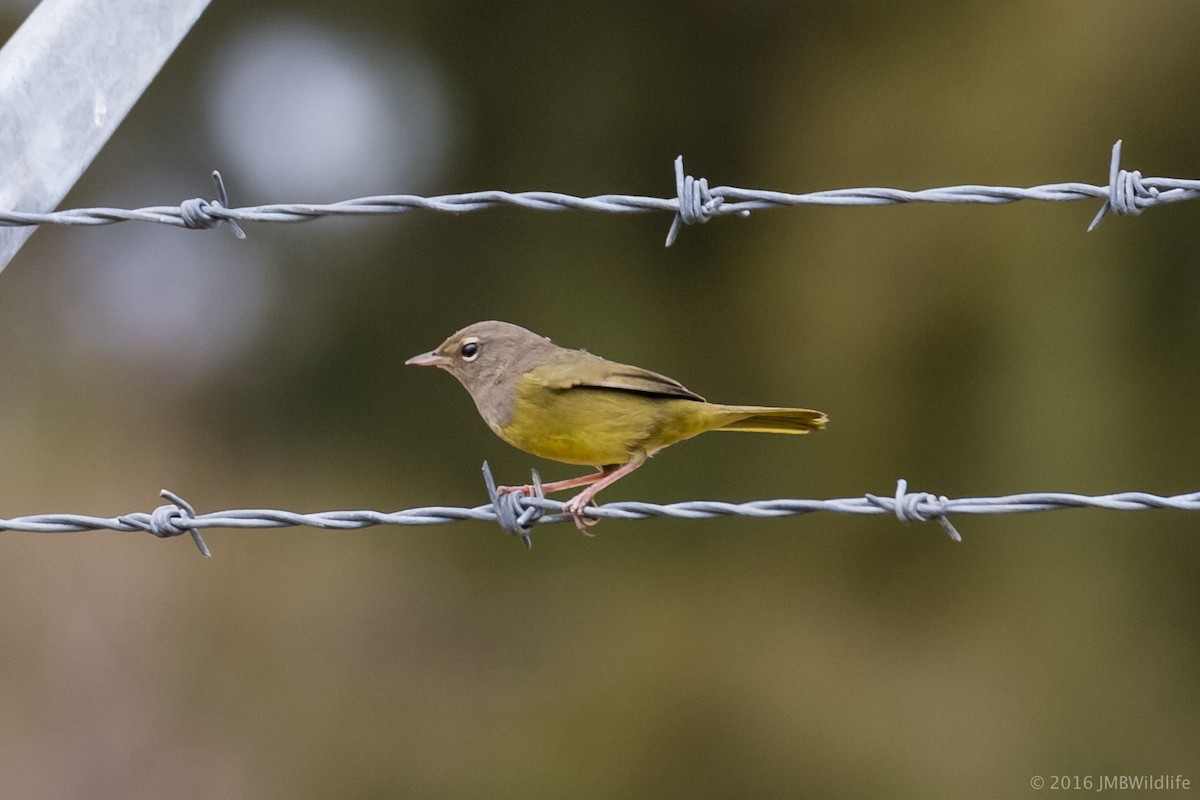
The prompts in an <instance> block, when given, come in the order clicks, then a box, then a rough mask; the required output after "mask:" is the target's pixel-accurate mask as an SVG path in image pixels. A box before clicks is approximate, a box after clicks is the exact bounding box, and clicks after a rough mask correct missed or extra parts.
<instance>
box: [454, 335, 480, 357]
mask: <svg viewBox="0 0 1200 800" xmlns="http://www.w3.org/2000/svg"><path fill="white" fill-rule="evenodd" d="M458 354H459V355H460V356H462V360H463V361H474V360H475V359H476V358H478V357H479V340H478V339H467V340H466V341H465V342H463V343H462V347H460V348H458Z"/></svg>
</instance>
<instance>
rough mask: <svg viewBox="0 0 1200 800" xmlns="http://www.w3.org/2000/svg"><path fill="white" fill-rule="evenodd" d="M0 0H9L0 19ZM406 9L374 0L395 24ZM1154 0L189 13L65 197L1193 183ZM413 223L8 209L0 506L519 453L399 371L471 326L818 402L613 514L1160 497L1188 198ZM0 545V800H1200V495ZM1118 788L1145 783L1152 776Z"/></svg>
mask: <svg viewBox="0 0 1200 800" xmlns="http://www.w3.org/2000/svg"><path fill="white" fill-rule="evenodd" d="M28 5H29V4H28V3H8V4H6V5H4V6H2V7H0V8H2V9H3V11H2V14H3V16H2V17H0V19H2V21H3V24H4V25H5V26H6V28H7V30H8V31H11V30H13V29H15V28H16V26H17V25H19V23H20V21H21V19H22V18H23V15H24V14H25V13H26V12H27V10H28ZM398 6H399V7H398ZM1197 41H1200V5H1197V4H1195V3H1192V2H1175V3H1170V2H1159V3H1117V2H1087V3H1085V2H1057V3H1042V2H1020V3H1017V2H1014V3H917V4H906V5H905V6H904V7H903V10H902V11H897V7H896V6H894V5H893V4H890V3H879V2H866V1H864V2H852V3H837V4H833V3H830V4H808V3H785V2H758V3H749V4H734V3H725V2H715V1H713V0H709V1H708V2H697V3H658V4H645V3H639V2H629V1H628V0H624V1H621V0H618V1H616V2H609V3H605V4H602V5H601V4H587V5H574V4H565V3H553V2H516V3H504V4H485V3H461V2H460V3H434V2H410V3H405V4H394V3H391V2H383V0H375V1H374V2H371V1H367V0H364V1H362V2H355V1H354V0H345V1H344V2H341V3H337V4H330V3H316V2H307V3H305V2H295V1H294V0H293V2H286V3H285V2H265V1H264V2H254V3H236V4H235V3H232V2H219V1H218V2H214V3H213V5H212V6H211V7H210V9H209V11H208V12H206V14H205V15H204V16H203V17H202V18H201V20H200V22H199V24H198V25H197V27H196V28H195V29H194V30H193V32H192V33H191V34H190V35H189V36H188V38H187V39H186V40H185V41H184V43H183V45H182V46H181V48H180V49H179V50H178V52H177V53H176V55H175V56H174V57H173V58H172V59H171V60H170V61H169V62H168V64H167V66H166V68H165V69H164V71H163V72H162V74H161V75H160V77H159V78H158V80H157V81H156V82H155V83H154V84H153V85H152V86H151V88H150V90H149V91H148V92H147V93H146V95H145V96H144V97H143V99H142V100H141V102H140V103H139V104H138V105H137V106H136V107H135V109H134V110H133V112H132V113H131V114H130V116H129V118H128V119H127V121H126V122H125V124H124V125H123V126H122V127H121V128H120V130H119V131H118V132H117V134H116V136H115V137H114V138H113V140H112V141H111V142H110V144H109V145H108V146H107V147H106V148H105V150H104V151H103V152H102V153H101V154H100V157H99V158H98V159H97V161H96V162H95V163H94V165H93V166H92V168H91V169H89V170H88V172H87V173H86V174H85V176H84V178H83V179H82V180H81V182H80V183H79V184H78V186H77V187H76V190H75V191H74V192H72V193H71V195H70V196H68V198H67V199H66V201H65V202H64V203H63V207H64V208H66V207H78V206H92V205H105V206H117V207H139V206H145V205H152V204H160V203H161V204H168V203H171V204H174V203H178V202H179V201H180V200H181V199H183V198H186V197H194V196H211V194H212V189H211V186H210V184H209V181H208V178H207V175H208V172H209V171H210V170H211V169H213V168H219V169H221V170H223V172H224V174H225V177H226V181H227V183H228V184H229V188H230V192H231V194H232V200H233V202H234V204H236V205H251V204H259V203H267V202H282V201H304V202H323V201H333V200H338V199H344V198H348V197H354V196H360V195H367V194H377V193H392V192H409V193H415V194H426V195H429V194H440V193H449V192H458V191H468V190H477V189H509V190H523V189H543V190H556V191H563V192H571V193H578V194H599V193H608V192H621V193H635V194H648V195H655V196H667V195H669V194H671V193H672V191H673V176H672V171H671V161H672V159H673V158H674V157H675V156H676V155H677V154H681V153H682V154H683V155H684V156H685V158H686V164H687V168H688V170H689V171H690V172H691V173H692V174H694V175H697V176H704V177H707V178H709V180H710V181H711V182H712V183H713V185H718V184H732V185H738V186H747V187H756V188H768V189H779V190H785V191H812V190H817V189H832V188H845V187H857V186H894V187H902V188H914V189H915V188H924V187H931V186H944V185H949V184H957V183H984V184H1004V185H1015V186H1028V185H1035V184H1039V183H1048V182H1056V181H1085V182H1092V183H1103V182H1105V181H1106V180H1107V170H1108V159H1109V149H1110V147H1111V145H1112V143H1113V141H1114V140H1116V139H1117V138H1124V140H1125V143H1126V145H1125V157H1124V165H1125V166H1126V167H1127V168H1128V169H1135V168H1136V169H1141V170H1142V171H1143V172H1144V173H1145V174H1148V175H1150V174H1153V175H1164V176H1172V177H1181V178H1189V177H1197V176H1198V175H1200V158H1198V157H1197V152H1198V147H1197V142H1198V139H1197V135H1196V134H1195V132H1194V131H1190V129H1189V126H1190V125H1191V124H1192V123H1194V122H1195V121H1196V118H1197V113H1198V112H1197V111H1196V97H1197V92H1198V89H1200V78H1198V77H1197V76H1198V75H1200V48H1197V47H1196V42H1197ZM1097 208H1098V203H1072V204H1062V205H1051V204H1032V203H1022V204H1016V205H1010V206H1000V207H965V206H942V205H939V206H932V205H927V206H915V205H914V206H902V207H887V208H870V209H863V208H858V209H837V208H809V209H792V210H779V211H765V212H761V213H756V214H755V215H753V216H752V217H750V218H749V219H746V220H740V219H720V220H716V221H713V222H711V223H710V224H708V225H705V226H698V227H693V228H688V229H685V230H684V231H683V233H682V235H681V237H680V239H679V242H678V243H677V244H676V246H675V247H673V248H671V249H664V248H663V247H662V239H663V236H664V235H665V233H666V230H667V228H668V226H669V223H670V219H669V215H665V214H664V215H646V216H633V217H617V216H610V215H599V214H586V213H582V212H580V213H572V212H567V213H562V214H548V213H536V212H528V211H519V210H497V211H488V212H481V213H476V214H470V215H466V216H461V217H447V216H435V215H432V214H426V213H412V214H408V215H404V216H397V217H386V218H372V219H367V220H322V221H318V222H313V223H310V224H304V225H287V226H284V225H274V226H271V225H251V226H247V229H248V233H249V238H248V239H247V240H246V241H244V242H239V241H236V240H234V238H233V237H232V236H231V235H230V234H229V232H228V231H227V230H220V231H216V232H208V233H193V232H186V231H179V230H174V229H168V228H163V227H158V226H149V225H135V224H125V225H117V226H111V227H107V228H96V229H79V230H67V229H62V228H56V229H47V230H42V231H40V232H38V233H37V234H36V235H35V236H34V237H33V238H32V239H31V240H30V242H29V243H28V244H27V245H26V247H25V248H24V250H22V252H21V253H20V254H18V256H17V258H16V259H15V260H14V261H13V262H12V263H11V264H10V265H9V267H8V268H7V269H6V270H5V271H4V272H3V273H2V274H0V370H2V371H3V375H4V380H3V382H0V451H2V452H3V453H4V458H3V459H0V516H3V517H12V516H18V515H22V514H32V513H48V512H68V511H70V512H80V513H91V514H100V515H117V514H122V513H127V512H130V511H135V510H150V509H152V508H153V507H154V506H156V505H157V504H158V503H159V500H158V498H157V495H156V493H157V491H158V489H159V488H160V487H163V486H166V487H169V488H171V489H173V490H175V491H176V492H179V493H180V494H182V495H183V496H184V497H186V498H187V499H188V500H190V501H191V502H192V503H193V504H195V505H196V507H197V508H198V509H199V510H201V511H215V510H219V509H226V508H241V507H265V508H286V509H292V510H298V511H317V510H326V509H336V508H375V509H382V510H394V509H399V508H407V507H413V506H421V505H436V504H446V505H475V504H478V503H482V502H485V498H486V495H485V494H484V489H483V484H482V481H481V480H480V477H479V466H480V463H481V462H482V461H483V460H484V459H485V458H486V459H488V460H489V461H490V462H491V463H492V466H493V468H494V469H495V470H496V472H497V475H498V476H499V478H500V480H501V481H504V482H510V483H514V482H521V481H524V480H525V479H526V476H527V475H528V469H529V468H530V467H533V466H536V467H538V468H539V469H541V471H542V473H543V475H544V476H546V477H547V478H548V479H549V478H558V477H566V476H569V475H572V474H575V472H576V470H575V468H571V467H565V466H562V465H554V464H550V463H546V462H538V461H537V460H536V459H534V458H533V457H531V456H527V455H525V454H523V453H520V452H517V451H515V450H512V449H511V448H509V447H508V446H507V445H505V444H503V443H502V442H500V441H499V440H498V439H496V438H495V437H494V436H493V435H492V434H491V432H489V431H488V430H487V428H486V427H485V426H484V425H483V424H482V422H481V421H480V420H479V419H478V417H477V415H476V413H475V410H474V407H473V406H472V404H471V402H470V400H469V398H468V396H467V394H466V393H465V392H464V391H463V390H462V389H461V387H459V386H458V385H457V383H456V382H454V381H453V380H452V379H451V378H449V377H448V376H446V375H443V374H435V373H432V372H430V371H422V370H416V369H406V368H404V367H402V362H403V360H404V358H406V357H408V356H410V355H413V354H415V353H418V352H421V351H423V350H427V349H429V348H431V347H433V346H434V345H436V344H437V343H438V342H440V341H441V340H442V338H443V337H445V336H446V335H447V334H449V333H450V332H452V331H453V330H455V329H457V328H458V327H460V326H462V325H464V324H467V323H470V322H474V321H476V320H480V319H489V318H495V319H504V320H509V321H512V322H516V323H519V324H522V325H525V326H526V327H529V328H531V329H533V330H536V331H538V332H539V333H543V334H546V335H548V336H551V337H553V338H554V339H555V340H556V341H558V342H559V343H561V344H565V345H569V346H576V347H587V348H588V349H590V350H592V351H593V352H597V353H600V354H602V355H605V356H607V357H609V358H613V359H617V360H622V361H627V362H630V363H635V364H639V365H642V366H645V367H648V368H651V369H656V370H659V371H662V372H665V373H667V374H669V375H672V376H673V377H676V378H679V379H680V380H681V381H683V382H684V383H685V384H686V385H688V386H689V387H691V388H693V389H695V390H696V391H698V392H700V393H702V394H704V395H706V396H707V397H709V398H712V399H716V400H721V401H726V402H745V403H762V404H778V405H803V406H809V407H813V408H819V409H822V410H824V411H826V412H828V413H829V415H830V417H831V419H832V422H831V425H830V428H829V430H828V431H827V432H825V433H821V434H819V435H815V436H810V437H805V438H803V439H793V438H790V437H766V436H750V435H747V436H710V437H703V438H701V439H698V440H696V441H693V442H688V443H685V444H683V445H680V446H679V447H677V448H673V449H672V450H670V451H668V452H666V453H664V454H662V455H661V456H660V457H658V458H657V459H655V461H654V462H653V463H652V465H650V466H649V467H648V468H647V469H644V470H642V471H640V472H639V473H637V474H636V475H635V476H633V477H631V478H629V479H627V480H625V481H623V482H621V483H620V484H618V486H617V487H614V489H612V490H609V491H608V492H606V493H605V495H604V496H603V497H604V499H608V500H616V499H644V500H654V501H664V502H665V501H674V500H684V499H726V500H743V499H755V498H771V497H818V498H820V497H845V496H859V495H862V494H863V493H866V492H873V493H880V494H889V493H891V492H892V490H893V488H894V486H895V481H896V479H897V478H899V477H905V478H907V479H908V480H909V481H910V483H911V485H912V488H913V489H915V490H928V491H932V492H935V493H939V494H947V495H949V496H969V495H994V494H1004V493H1009V492H1016V491H1041V490H1044V491H1075V492H1082V493H1104V492H1111V491H1123V490H1142V491H1149V492H1155V493H1161V494H1175V493H1180V492H1188V491H1196V490H1197V489H1200V478H1198V477H1197V476H1198V474H1200V434H1198V433H1197V429H1196V424H1195V419H1196V417H1195V413H1194V406H1195V398H1196V397H1197V393H1198V391H1200V370H1197V368H1196V353H1197V352H1198V347H1200V268H1198V267H1200V264H1198V262H1200V242H1198V240H1197V236H1196V231H1197V225H1196V214H1197V210H1198V209H1197V206H1196V204H1194V203H1192V204H1180V205H1175V206H1167V207H1162V208H1157V209H1153V210H1152V211H1150V212H1149V213H1147V214H1145V215H1144V216H1142V217H1140V218H1138V219H1136V220H1132V219H1118V218H1109V219H1108V220H1106V221H1105V223H1104V224H1103V225H1102V226H1101V227H1100V228H1099V229H1098V230H1097V231H1096V232H1094V233H1092V234H1085V233H1084V229H1085V227H1086V225H1087V223H1088V221H1089V220H1090V219H1091V216H1092V215H1093V214H1094V213H1095V211H1096V209H1097ZM956 522H957V523H958V524H959V527H960V529H961V530H962V532H963V534H964V536H965V542H964V543H963V544H961V545H955V544H952V543H951V542H949V541H948V540H947V538H946V537H945V535H944V534H943V532H942V531H941V529H940V528H938V526H936V525H910V526H902V525H900V524H899V523H898V522H896V521H895V520H894V519H891V518H888V517H877V518H858V517H855V518H849V517H841V516H833V515H826V516H809V517H803V518H793V519H787V520H776V521H748V520H741V519H722V520H714V521H705V522H684V521H668V520H656V521H644V522H638V523H620V522H606V523H604V524H603V525H601V526H600V527H599V528H597V529H596V530H595V532H596V534H597V535H596V537H595V538H593V539H585V538H584V537H581V536H579V535H578V534H577V533H576V532H575V530H574V529H573V528H571V527H570V526H553V527H549V526H548V527H545V528H540V529H538V530H537V531H536V534H535V547H534V549H533V551H532V553H529V554H526V553H524V552H522V549H521V547H520V545H519V544H518V543H517V542H516V541H514V540H513V539H511V538H508V537H505V536H503V535H501V532H500V531H499V529H498V528H497V527H495V526H491V525H484V524H474V523H472V524H459V525H452V526H442V527H436V528H428V529H416V528H375V529H369V530H365V531H359V532H351V533H335V532H320V531H314V530H310V529H295V530H282V531H258V532H252V531H212V532H210V533H208V534H207V540H208V542H209V544H210V545H211V546H212V548H213V551H214V558H213V559H212V560H211V561H205V560H203V559H201V558H200V557H199V556H198V555H197V554H196V552H195V549H194V547H193V546H192V544H191V543H190V542H189V541H188V540H187V539H186V538H184V539H174V540H169V541H156V540H154V539H152V538H150V537H148V536H145V535H133V534H99V533H96V534H74V535H62V536H45V535H31V534H11V533H10V534H6V535H4V536H3V537H2V538H0V554H2V557H0V584H2V585H3V587H4V588H3V590H2V595H0V596H2V597H3V603H2V604H0V642H2V646H0V678H2V681H3V684H4V686H5V687H6V688H5V691H4V692H3V693H2V694H0V776H3V777H2V781H3V792H2V793H3V794H4V795H6V796H12V797H46V798H58V797H65V798H73V797H89V798H91V797H164V796H167V797H226V798H241V797H245V798H309V797H311V798H318V797H332V796H338V797H394V796H410V797H431V798H433V797H481V796H486V797H524V798H529V797H579V798H591V797H596V798H601V797H604V798H608V797H653V796H675V797H684V796H686V797H738V796H753V797H797V796H814V797H829V798H839V797H845V798H858V797H874V796H879V797H901V798H903V797H912V798H937V797H944V798H959V797H998V798H999V797H1021V796H1027V795H1034V794H1036V793H1035V792H1034V791H1033V790H1032V789H1031V788H1029V787H1030V780H1031V778H1032V777H1033V776H1035V775H1042V776H1047V778H1049V776H1052V775H1080V776H1082V775H1096V776H1098V775H1102V774H1129V773H1132V774H1159V773H1166V774H1178V773H1182V774H1185V775H1189V776H1190V778H1191V780H1192V781H1193V788H1194V787H1195V782H1196V781H1200V756H1198V755H1197V753H1200V683H1198V682H1197V681H1196V675H1197V673H1198V671H1200V590H1198V588H1197V587H1198V586H1200V583H1198V581H1197V578H1196V573H1197V568H1198V567H1200V538H1198V537H1197V525H1198V523H1200V519H1198V518H1196V517H1195V516H1193V515H1189V514H1187V513H1184V512H1167V511H1162V512H1147V513H1142V514H1127V513H1115V512H1100V511H1071V512H1063V513H1059V514H1037V515H1025V516H1006V517H994V518H983V517H969V518H967V517H962V518H958V519H956ZM1156 796H1157V795H1156Z"/></svg>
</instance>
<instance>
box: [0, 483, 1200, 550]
mask: <svg viewBox="0 0 1200 800" xmlns="http://www.w3.org/2000/svg"><path fill="white" fill-rule="evenodd" d="M483 471H484V479H485V481H486V482H487V486H488V493H489V496H490V497H491V499H492V502H490V503H487V504H486V505H480V506H474V507H460V506H424V507H421V508H410V509H405V510H402V511H390V512H385V511H370V510H359V511H319V512H314V513H307V514H305V513H298V512H293V511H281V510H275V509H262V508H249V509H233V510H228V511H214V512H210V513H205V514H197V513H196V511H195V509H194V508H193V507H192V506H191V505H190V504H189V503H188V502H187V501H185V500H183V499H182V498H181V497H179V496H178V495H176V494H174V493H172V492H170V491H167V490H166V489H164V490H163V491H162V492H161V495H162V497H164V498H166V500H168V503H167V504H165V505H161V506H159V507H158V508H156V509H154V510H153V511H151V512H143V511H137V512H134V513H131V514H124V515H121V516H119V517H97V516H90V515H86V514H34V515H29V516H21V517H13V518H12V519H0V532H10V531H11V532H28V533H72V532H83V531H124V532H146V533H150V534H152V535H153V536H157V537H159V538H164V539H165V538H171V537H174V536H182V535H184V534H187V535H190V536H191V537H192V540H193V541H194V542H195V543H196V546H197V547H198V548H199V549H200V552H201V554H202V555H204V556H205V557H209V556H210V555H211V553H210V551H209V549H208V546H207V545H206V544H205V542H204V539H203V538H202V537H201V534H200V532H201V531H202V530H206V529H211V528H233V529H261V528H291V527H310V528H321V529H324V530H340V531H347V530H358V529H360V528H368V527H372V526H375V525H443V524H447V523H451V522H465V521H476V522H491V523H497V524H499V525H500V526H501V528H502V529H503V530H504V531H505V532H506V533H508V534H510V535H514V536H519V537H521V539H522V541H523V542H524V544H525V547H526V548H527V549H528V548H530V547H531V546H532V538H531V535H530V534H531V531H532V530H533V528H534V527H535V526H537V525H545V524H553V523H558V522H567V521H571V519H572V517H571V515H570V514H566V513H563V510H562V509H563V504H562V502H560V501H558V500H550V499H548V498H546V497H542V496H533V497H527V496H525V495H523V494H521V493H518V492H511V493H506V494H502V495H497V492H496V485H495V482H494V480H493V479H492V475H491V471H490V470H489V469H488V466H487V464H486V463H485V464H484V465H483ZM534 486H535V487H537V490H538V491H539V494H540V479H539V478H538V476H537V473H536V472H535V473H534ZM1069 508H1094V509H1104V510H1107V511H1147V510H1150V509H1175V510H1179V511H1200V492H1192V493H1190V494H1180V495H1174V496H1169V497H1164V496H1161V495H1156V494H1150V493H1147V492H1118V493H1115V494H1105V495H1082V494H1072V493H1066V492H1030V493H1025V494H1010V495H1004V496H1001V497H966V498H948V497H945V496H944V495H934V494H930V493H929V492H910V491H908V482H907V481H906V480H904V479H900V480H899V481H897V483H896V491H895V492H894V493H893V494H892V495H890V496H880V495H874V494H865V495H863V496H861V497H845V498H838V499H831V500H807V499H792V498H783V499H776V500H752V501H749V502H743V503H730V502H723V501H717V500H691V501H685V502H678V503H646V502H641V501H635V500H626V501H618V502H613V503H606V504H604V505H601V506H595V507H589V508H588V509H587V510H586V511H585V512H584V513H585V515H586V516H588V517H590V518H593V519H597V520H601V519H618V520H644V519H650V518H652V517H672V518H675V519H690V520H698V519H713V518H715V517H730V516H736V517H749V518H752V519H778V518H781V517H793V516H799V515H803V514H812V513H816V512H828V513H837V514H856V515H866V516H877V515H880V514H894V515H895V516H896V518H897V519H899V520H900V521H901V522H905V523H907V522H934V521H936V522H937V523H938V524H940V525H941V526H942V528H943V529H944V530H945V532H946V533H947V534H948V535H949V536H950V538H951V539H953V540H954V541H956V542H960V541H962V536H961V535H960V534H959V532H958V530H957V529H956V528H955V527H954V525H953V523H951V522H950V519H949V517H950V516H951V515H956V514H1022V513H1029V512H1034V511H1059V510H1064V509H1069Z"/></svg>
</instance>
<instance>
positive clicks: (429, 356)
mask: <svg viewBox="0 0 1200 800" xmlns="http://www.w3.org/2000/svg"><path fill="white" fill-rule="evenodd" d="M449 363H450V359H448V358H446V357H445V356H440V355H438V354H437V351H436V350H430V351H429V352H428V353H421V355H419V356H413V357H412V358H410V359H409V360H408V361H405V362H404V365H405V366H409V367H444V366H446V365H447V364H449Z"/></svg>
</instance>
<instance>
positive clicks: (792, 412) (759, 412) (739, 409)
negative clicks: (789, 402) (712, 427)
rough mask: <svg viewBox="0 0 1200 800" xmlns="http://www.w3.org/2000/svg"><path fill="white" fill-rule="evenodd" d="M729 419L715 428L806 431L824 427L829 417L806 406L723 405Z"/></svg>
mask: <svg viewBox="0 0 1200 800" xmlns="http://www.w3.org/2000/svg"><path fill="white" fill-rule="evenodd" d="M722 410H724V411H725V412H727V413H728V414H729V415H730V417H731V419H730V421H729V422H727V423H725V424H724V425H722V426H721V427H719V428H717V429H716V430H720V431H751V432H755V433H808V432H809V431H819V430H821V429H822V428H824V427H825V423H826V422H828V421H829V418H828V417H827V416H825V415H824V414H822V413H821V412H820V411H812V410H810V409H807V408H762V407H759V406H723V407H722Z"/></svg>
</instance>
